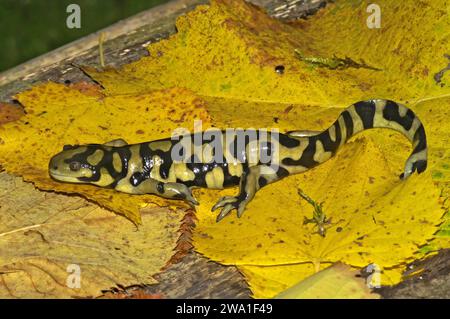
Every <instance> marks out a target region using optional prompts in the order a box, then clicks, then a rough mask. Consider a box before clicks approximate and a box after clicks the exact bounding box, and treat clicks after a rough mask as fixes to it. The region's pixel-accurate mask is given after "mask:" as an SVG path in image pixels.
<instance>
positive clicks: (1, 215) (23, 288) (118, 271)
mask: <svg viewBox="0 0 450 319" xmlns="http://www.w3.org/2000/svg"><path fill="white" fill-rule="evenodd" d="M182 216H183V212H181V211H178V212H170V211H169V212H168V211H167V210H164V209H153V210H151V211H150V210H146V212H145V213H143V215H142V219H143V225H142V226H140V227H139V230H138V229H136V226H135V225H133V224H132V223H131V222H129V221H127V220H126V219H125V218H122V217H120V216H117V215H115V214H113V213H111V212H109V211H107V210H104V209H102V208H99V207H98V206H96V205H94V204H91V203H89V202H87V201H86V200H84V199H81V198H79V197H73V196H64V195H58V194H54V193H46V192H39V191H37V190H35V189H34V188H33V186H32V185H31V184H29V183H24V182H22V179H21V178H18V177H12V176H10V175H7V174H6V173H0V251H1V253H0V298H73V297H88V296H93V297H95V296H98V295H101V293H102V290H108V289H111V288H114V287H117V286H118V285H120V286H125V287H126V286H130V285H134V284H143V283H146V284H148V283H154V282H155V280H154V279H153V275H155V274H156V273H158V272H159V271H160V269H161V268H162V267H163V266H164V265H165V264H166V262H167V260H169V259H170V257H171V256H172V254H173V251H172V248H173V247H175V245H176V242H177V239H178V229H179V227H180V223H179V221H180V219H181V218H182ZM161 225H164V226H163V227H162V226H161ZM77 274H79V275H80V276H79V279H80V281H79V283H80V287H79V288H76V287H77V282H78V281H77V278H78V277H76V275H77ZM68 285H69V286H70V287H73V288H70V287H69V286H68Z"/></svg>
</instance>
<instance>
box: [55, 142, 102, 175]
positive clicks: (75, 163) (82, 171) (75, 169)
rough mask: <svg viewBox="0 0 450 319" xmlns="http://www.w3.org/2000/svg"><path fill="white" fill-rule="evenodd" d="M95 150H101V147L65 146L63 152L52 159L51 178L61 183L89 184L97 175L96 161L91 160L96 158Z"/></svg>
mask: <svg viewBox="0 0 450 319" xmlns="http://www.w3.org/2000/svg"><path fill="white" fill-rule="evenodd" d="M95 148H97V149H100V147H99V145H74V146H72V145H65V146H64V148H63V151H62V152H60V153H58V154H56V155H55V156H53V157H52V158H51V159H50V162H49V165H48V172H49V174H50V176H51V177H52V178H54V179H55V180H58V181H61V182H68V183H88V182H89V181H90V179H91V178H92V177H93V176H94V175H95V174H96V167H95V165H93V163H92V161H94V160H96V159H94V158H90V156H95V154H96V150H95ZM100 160H101V158H99V159H98V161H100Z"/></svg>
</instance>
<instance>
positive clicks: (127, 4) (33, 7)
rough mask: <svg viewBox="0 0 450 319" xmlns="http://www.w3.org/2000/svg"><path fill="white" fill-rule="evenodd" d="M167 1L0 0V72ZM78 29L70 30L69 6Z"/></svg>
mask: <svg viewBox="0 0 450 319" xmlns="http://www.w3.org/2000/svg"><path fill="white" fill-rule="evenodd" d="M165 2H168V0H0V72H1V71H4V70H6V69H9V68H11V67H13V66H16V65H18V64H20V63H22V62H25V61H27V60H29V59H31V58H34V57H36V56H38V55H41V54H43V53H46V52H49V51H51V50H53V49H56V48H58V47H60V46H62V45H64V44H66V43H68V42H71V41H73V40H76V39H78V38H81V37H83V36H85V35H88V34H90V33H92V32H95V31H97V30H99V29H102V28H104V27H107V26H108V25H110V24H112V23H114V22H116V21H119V20H121V19H124V18H127V17H129V16H132V15H134V14H136V13H139V12H141V11H143V10H146V9H149V8H152V7H154V6H156V5H158V4H162V3H165ZM72 3H73V4H78V5H79V6H80V8H81V28H80V29H76V28H75V29H69V28H67V26H66V19H67V17H68V16H69V15H70V13H66V8H67V6H68V5H69V4H72Z"/></svg>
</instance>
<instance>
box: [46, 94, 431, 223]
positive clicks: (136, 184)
mask: <svg viewBox="0 0 450 319" xmlns="http://www.w3.org/2000/svg"><path fill="white" fill-rule="evenodd" d="M375 127H382V128H390V129H393V130H396V131H399V132H401V133H403V134H404V135H405V136H406V137H407V138H408V139H409V140H410V141H411V142H412V144H413V151H412V153H411V155H410V157H409V158H408V160H407V161H406V164H405V169H404V172H403V173H402V175H401V177H404V178H406V177H408V176H409V175H411V174H412V173H413V172H415V171H417V172H419V173H420V172H422V171H424V170H425V169H426V166H427V141H426V134H425V129H424V127H423V125H422V123H421V122H420V120H419V119H418V118H417V117H416V115H415V114H414V113H413V112H412V111H411V110H410V109H408V108H407V107H405V106H403V105H401V104H397V103H395V102H393V101H389V100H368V101H362V102H357V103H355V104H353V105H351V106H350V107H348V108H347V109H345V110H344V111H343V112H342V113H341V114H340V116H339V117H338V119H337V120H336V121H335V122H334V123H333V124H332V125H331V126H330V127H329V128H328V129H326V130H324V131H322V132H310V133H306V134H305V133H302V132H303V131H293V132H291V133H287V134H277V135H276V138H274V137H275V134H272V133H269V134H268V132H266V131H262V130H245V131H244V130H242V129H241V130H235V131H234V132H232V133H230V134H229V132H228V131H222V132H221V133H222V134H221V136H220V138H221V140H220V144H219V149H220V148H221V151H222V154H218V153H216V151H217V150H218V149H217V147H218V146H217V144H218V142H219V141H215V140H214V139H213V138H212V137H211V136H212V135H208V134H206V132H204V133H195V134H192V135H184V136H181V137H179V138H178V140H177V139H171V138H167V139H162V140H157V141H151V142H146V143H140V144H132V145H128V144H126V142H125V141H123V140H120V139H119V140H115V141H111V142H109V143H107V144H104V145H100V144H89V145H83V146H70V145H68V146H65V147H64V150H63V151H62V152H61V153H59V154H57V155H55V156H54V157H53V158H52V160H51V161H50V164H49V171H50V174H51V175H52V177H53V178H55V179H57V180H60V181H66V182H83V183H91V184H95V185H98V186H102V187H113V188H115V189H116V190H118V191H122V192H126V193H132V194H146V193H152V194H157V195H160V196H163V197H166V198H173V199H185V200H186V201H188V202H189V203H191V204H193V205H195V204H197V201H196V200H195V198H193V197H192V193H191V189H190V188H192V187H206V188H212V189H221V188H225V187H229V186H235V185H240V191H239V194H238V195H237V196H227V197H224V198H222V199H220V200H219V201H218V202H217V204H216V205H214V206H213V210H215V209H218V208H221V212H220V213H219V215H218V217H217V218H218V220H220V219H222V218H223V217H225V216H226V215H227V214H228V213H229V212H230V211H231V210H233V209H236V210H237V212H238V216H240V215H242V213H243V211H244V208H245V206H246V204H247V203H248V202H249V201H251V200H252V198H253V197H254V196H255V194H256V192H257V191H258V190H259V189H260V188H262V187H264V186H266V185H267V184H270V183H273V182H275V181H277V180H280V179H282V178H284V177H286V176H288V175H290V174H296V173H300V172H304V171H306V170H308V169H310V168H312V167H314V166H317V165H318V164H320V163H323V162H325V161H327V160H328V159H329V158H331V157H332V156H333V155H334V154H335V153H336V152H337V150H338V149H339V147H340V146H342V145H343V144H344V143H345V142H346V141H348V140H349V139H350V138H351V137H352V136H353V135H355V134H357V133H359V132H361V131H363V130H366V129H370V128H375ZM200 134H202V135H200ZM199 137H200V139H198V138H199ZM216 137H217V136H216V135H214V138H216ZM199 140H200V144H198V143H199ZM196 143H197V144H196ZM177 152H178V153H177ZM173 153H174V154H175V155H176V154H178V155H179V156H180V157H181V158H182V157H183V155H186V156H187V158H183V159H184V161H183V160H179V159H174V158H173V155H174V154H173ZM263 156H267V157H266V158H263ZM264 160H269V162H268V163H266V162H265V161H264ZM74 162H76V165H75V164H74ZM72 166H73V167H75V166H76V167H78V166H79V167H80V170H79V171H78V170H77V169H73V170H72V169H69V168H70V167H72Z"/></svg>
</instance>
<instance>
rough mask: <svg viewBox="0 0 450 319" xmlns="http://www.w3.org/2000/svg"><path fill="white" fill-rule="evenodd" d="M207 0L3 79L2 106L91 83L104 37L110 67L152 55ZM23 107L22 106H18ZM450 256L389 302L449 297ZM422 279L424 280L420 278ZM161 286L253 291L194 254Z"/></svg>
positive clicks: (155, 13) (177, 293) (172, 6)
mask: <svg viewBox="0 0 450 319" xmlns="http://www.w3.org/2000/svg"><path fill="white" fill-rule="evenodd" d="M327 1H330V0H251V2H252V3H254V4H256V5H260V6H263V7H264V8H266V10H267V11H268V13H269V14H271V15H272V16H273V17H276V18H279V19H297V18H302V17H305V16H307V15H311V14H314V13H315V12H316V11H317V10H318V9H320V8H321V7H323V6H324V5H325V4H326V2H327ZM207 2H208V1H206V0H177V1H172V2H169V3H167V4H165V5H162V6H159V7H156V8H154V9H151V10H148V11H145V12H142V13H140V14H138V15H136V16H133V17H131V18H129V19H126V20H123V21H120V22H118V23H116V24H114V25H112V26H110V27H108V28H105V29H103V30H100V31H98V32H96V33H93V34H91V35H89V36H87V37H84V38H82V39H80V40H77V41H75V42H73V43H69V44H67V45H65V46H64V47H61V48H59V49H57V50H54V51H52V52H49V53H47V54H45V55H43V56H40V57H37V58H35V59H33V60H31V61H28V62H26V63H24V64H21V65H19V66H17V67H15V68H13V69H11V70H8V71H6V72H3V73H1V74H0V101H3V102H11V101H13V102H14V97H13V96H14V94H16V93H17V92H20V91H23V90H25V89H27V88H29V87H30V86H32V85H33V84H35V83H37V82H41V81H48V80H51V81H55V82H60V83H69V82H77V81H80V80H83V81H88V82H90V81H91V79H90V78H89V77H87V76H86V75H85V74H84V73H83V72H82V71H81V70H80V69H79V68H78V67H77V66H78V65H92V66H98V63H99V61H98V38H99V35H100V34H101V33H103V34H104V35H105V38H106V42H105V43H104V45H103V47H104V54H105V63H106V64H107V65H108V66H112V67H117V66H120V65H122V64H126V63H129V62H131V61H135V60H137V59H139V58H140V57H142V56H144V55H146V54H147V51H146V50H145V47H146V46H147V45H148V44H150V43H152V42H156V41H158V40H160V39H163V38H167V37H168V36H169V35H171V34H173V33H174V32H176V30H175V20H176V18H177V17H178V16H179V15H182V14H184V13H186V12H188V11H190V10H192V9H193V8H194V7H195V6H196V5H198V4H202V3H207ZM18 107H20V106H19V105H18ZM449 260H450V254H449V252H448V251H446V252H441V253H440V254H439V255H437V256H435V257H433V258H431V259H428V260H426V261H420V262H419V265H420V267H422V268H423V269H425V273H426V276H425V275H422V277H420V275H418V276H415V277H413V278H410V279H408V280H406V281H405V282H403V283H401V284H400V285H398V286H396V287H390V288H383V289H381V290H380V293H381V294H382V295H383V296H384V297H386V298H408V297H409V298H411V297H422V298H424V297H431V298H449V294H448V292H449V291H450V289H449V285H448V283H449V282H450V263H449ZM421 278H422V279H421ZM157 279H158V281H159V282H160V283H159V284H158V285H153V286H149V287H145V288H141V289H143V290H144V291H145V292H147V293H151V294H161V295H162V296H163V297H166V298H249V297H250V291H249V289H248V287H247V284H246V282H245V280H244V279H243V277H242V275H241V274H240V273H239V272H238V271H237V269H236V268H235V267H230V266H223V265H220V264H217V263H214V262H211V261H208V260H207V259H206V258H204V257H202V256H200V255H199V254H197V253H194V252H190V253H189V254H188V255H187V256H185V257H184V258H183V259H182V260H181V262H179V263H177V264H175V265H171V266H169V267H168V268H167V269H166V271H165V272H163V273H161V274H160V275H158V276H157Z"/></svg>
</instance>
